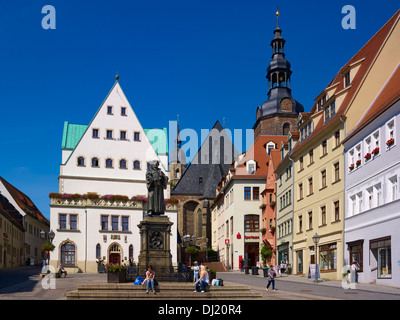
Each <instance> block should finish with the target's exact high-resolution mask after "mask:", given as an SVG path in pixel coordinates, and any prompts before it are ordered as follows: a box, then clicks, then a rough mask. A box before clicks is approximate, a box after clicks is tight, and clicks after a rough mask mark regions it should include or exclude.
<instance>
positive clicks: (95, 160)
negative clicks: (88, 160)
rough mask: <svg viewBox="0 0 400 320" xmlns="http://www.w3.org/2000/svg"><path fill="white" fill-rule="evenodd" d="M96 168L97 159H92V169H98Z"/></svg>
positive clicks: (97, 164)
mask: <svg viewBox="0 0 400 320" xmlns="http://www.w3.org/2000/svg"><path fill="white" fill-rule="evenodd" d="M98 166H99V159H98V158H92V167H98Z"/></svg>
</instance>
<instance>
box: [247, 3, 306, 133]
mask: <svg viewBox="0 0 400 320" xmlns="http://www.w3.org/2000/svg"><path fill="white" fill-rule="evenodd" d="M278 19H279V10H278V11H277V12H276V29H275V30H274V35H275V36H274V39H272V41H271V47H272V58H271V61H270V63H269V66H268V68H267V76H266V78H267V80H268V100H267V101H265V102H264V103H263V104H262V106H260V107H258V108H257V115H256V123H255V124H254V126H253V129H254V140H256V139H257V137H258V136H260V135H278V136H280V135H287V134H288V133H289V131H295V130H297V116H298V114H299V113H300V112H304V107H303V106H302V105H301V104H300V103H299V102H298V101H296V100H295V99H294V98H293V97H292V88H291V85H292V81H291V75H292V71H291V69H290V67H291V66H290V63H289V61H287V60H286V57H285V50H284V49H285V42H286V41H285V39H283V38H282V30H281V29H280V28H279V23H278Z"/></svg>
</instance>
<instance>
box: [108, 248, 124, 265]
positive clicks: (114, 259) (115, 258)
mask: <svg viewBox="0 0 400 320" xmlns="http://www.w3.org/2000/svg"><path fill="white" fill-rule="evenodd" d="M121 255H122V250H121V246H120V245H119V244H118V243H113V244H111V245H110V247H109V255H108V261H109V263H112V264H121Z"/></svg>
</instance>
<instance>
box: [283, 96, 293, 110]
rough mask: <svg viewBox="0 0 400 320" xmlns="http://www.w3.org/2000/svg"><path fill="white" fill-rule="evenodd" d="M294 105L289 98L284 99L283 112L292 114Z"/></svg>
mask: <svg viewBox="0 0 400 320" xmlns="http://www.w3.org/2000/svg"><path fill="white" fill-rule="evenodd" d="M292 107H293V103H292V100H290V99H289V98H284V99H282V101H281V111H284V112H292Z"/></svg>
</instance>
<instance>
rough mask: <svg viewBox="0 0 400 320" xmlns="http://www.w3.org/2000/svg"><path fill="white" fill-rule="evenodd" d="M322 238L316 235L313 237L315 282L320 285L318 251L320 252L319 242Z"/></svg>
mask: <svg viewBox="0 0 400 320" xmlns="http://www.w3.org/2000/svg"><path fill="white" fill-rule="evenodd" d="M319 239H320V236H319V235H318V234H317V233H316V234H314V235H313V236H312V240H313V242H314V245H315V282H317V283H318V255H317V250H318V242H319Z"/></svg>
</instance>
